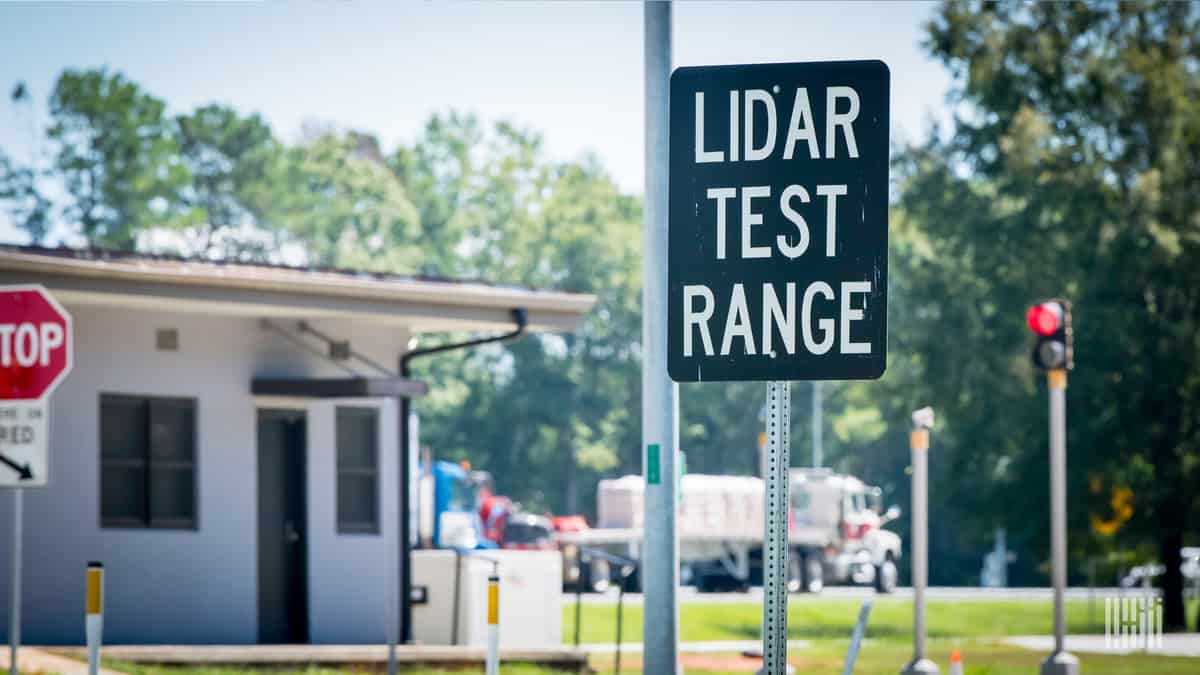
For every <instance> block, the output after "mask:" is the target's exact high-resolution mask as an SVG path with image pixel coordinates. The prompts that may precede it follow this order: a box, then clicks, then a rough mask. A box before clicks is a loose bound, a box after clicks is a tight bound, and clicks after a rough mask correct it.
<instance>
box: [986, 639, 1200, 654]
mask: <svg viewBox="0 0 1200 675" xmlns="http://www.w3.org/2000/svg"><path fill="white" fill-rule="evenodd" d="M1066 637H1067V645H1066V646H1067V651H1069V652H1075V653H1076V654H1131V653H1134V652H1141V651H1142V650H1140V649H1128V648H1126V649H1121V648H1119V647H1114V646H1111V645H1110V644H1108V643H1107V642H1105V640H1104V636H1103V635H1068V636H1066ZM1004 641H1005V642H1007V643H1008V644H1011V645H1016V646H1018V647H1024V648H1025V649H1033V650H1035V651H1040V652H1049V651H1051V650H1052V649H1053V648H1054V636H1052V635H1024V636H1017V637H1010V638H1005V639H1004ZM1148 652H1149V653H1150V654H1163V655H1166V656H1190V657H1200V633H1169V634H1167V635H1164V636H1162V646H1161V647H1158V646H1155V647H1154V648H1152V649H1150V650H1148Z"/></svg>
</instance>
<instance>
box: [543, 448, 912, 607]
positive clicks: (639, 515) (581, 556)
mask: <svg viewBox="0 0 1200 675" xmlns="http://www.w3.org/2000/svg"><path fill="white" fill-rule="evenodd" d="M679 485H680V489H679V510H678V511H677V515H676V529H677V531H678V532H679V557H680V563H681V578H682V579H683V581H684V582H685V583H687V582H690V583H693V584H694V585H695V586H696V587H697V589H698V590H700V591H702V592H703V591H717V590H739V589H745V588H748V587H749V586H752V585H758V584H761V583H762V545H763V523H764V516H765V514H764V512H763V499H764V484H763V480H762V479H760V478H755V477H752V476H712V475H703V474H689V475H685V476H683V477H682V478H681V479H680V483H679ZM789 492H790V495H791V499H790V504H789V509H788V542H789V555H788V566H789V574H788V579H789V588H790V590H792V591H793V592H800V591H805V592H811V593H816V592H819V591H820V590H821V588H822V587H823V586H824V585H825V583H827V582H828V583H837V584H859V585H874V586H875V588H876V589H877V590H878V591H880V592H883V593H887V592H890V591H891V590H892V589H894V588H895V586H896V579H897V576H898V570H897V567H896V564H897V561H898V560H899V559H900V554H901V547H900V537H899V536H897V535H896V534H895V533H894V532H890V531H888V530H885V529H883V526H884V525H886V524H887V523H888V522H890V521H891V520H894V519H896V518H898V517H899V515H900V510H899V509H898V508H897V507H895V506H893V507H891V508H889V509H887V511H883V510H882V502H881V496H882V492H881V490H880V489H879V488H877V487H874V486H870V485H867V484H866V483H863V482H862V481H861V480H859V479H858V478H855V477H854V476H848V475H844V474H838V473H834V472H832V471H830V470H828V469H792V471H791V477H790V488H789ZM644 496H645V483H644V479H643V477H642V476H638V475H630V476H623V477H621V478H615V479H609V480H602V481H600V485H599V489H598V494H597V506H598V509H597V526H596V527H594V528H587V529H577V530H575V531H560V532H559V533H558V542H559V547H560V549H561V550H562V553H563V558H564V560H563V562H564V565H563V568H564V584H565V585H566V586H568V587H572V586H576V585H579V586H582V587H584V588H591V589H600V588H602V587H604V586H607V585H608V583H609V581H610V580H609V579H607V578H603V577H604V576H605V575H606V573H607V569H608V568H607V567H606V566H603V565H597V564H595V563H594V561H592V560H590V559H589V557H588V556H587V555H586V553H587V551H588V550H596V549H598V550H601V551H604V552H607V553H615V554H617V555H621V556H625V557H629V558H633V559H635V560H640V559H641V547H642V542H643V526H644V522H643V519H644V514H645V507H644Z"/></svg>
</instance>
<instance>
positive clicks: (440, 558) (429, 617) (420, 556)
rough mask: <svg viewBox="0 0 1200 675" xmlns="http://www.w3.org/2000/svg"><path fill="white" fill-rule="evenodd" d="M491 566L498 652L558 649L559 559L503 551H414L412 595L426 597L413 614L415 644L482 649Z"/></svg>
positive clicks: (537, 553)
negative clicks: (496, 587) (495, 578)
mask: <svg viewBox="0 0 1200 675" xmlns="http://www.w3.org/2000/svg"><path fill="white" fill-rule="evenodd" d="M493 560H495V561H497V562H498V563H499V572H500V647H501V648H502V649H506V648H523V647H558V646H561V645H562V555H561V554H560V553H559V552H558V551H502V550H487V551H468V552H466V553H459V552H457V551H452V550H418V551H413V553H412V565H413V570H412V580H413V581H412V582H413V589H414V591H416V590H419V589H420V590H424V593H425V602H423V603H421V604H414V605H413V608H412V616H413V639H414V640H416V642H417V643H418V644H427V645H455V644H457V645H470V646H476V647H483V646H486V645H487V580H488V577H489V576H490V575H491V573H492V569H493V565H492V561H493ZM456 579H457V582H458V584H457V589H456V584H455V581H456ZM456 597H457V604H458V613H457V621H456V619H455V612H454V607H455V600H456ZM456 623H457V626H456Z"/></svg>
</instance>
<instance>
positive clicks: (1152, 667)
mask: <svg viewBox="0 0 1200 675" xmlns="http://www.w3.org/2000/svg"><path fill="white" fill-rule="evenodd" d="M859 607H860V602H859V601H855V600H842V599H825V598H821V597H811V596H794V597H793V598H792V600H791V602H790V604H789V611H788V628H789V634H790V636H791V637H793V638H802V639H807V640H810V641H811V643H812V644H811V646H809V647H805V648H802V649H795V650H793V651H792V653H791V655H790V658H791V661H792V663H793V664H794V665H795V666H796V667H797V669H798V670H799V672H801V673H840V672H841V670H842V659H843V658H844V657H845V654H846V649H847V646H848V644H849V639H848V636H849V634H850V630H851V628H852V627H853V625H854V621H855V619H856V618H857V615H858V610H859ZM1103 607H1104V604H1103V601H1102V600H1100V601H1099V602H1098V603H1097V604H1096V606H1095V608H1094V610H1093V615H1092V617H1091V620H1089V617H1088V603H1087V601H1085V600H1080V601H1071V602H1068V603H1067V626H1068V631H1069V632H1072V633H1101V632H1103V630H1104V623H1103V621H1104V616H1103V611H1104V610H1103ZM761 611H762V609H761V607H760V606H759V605H756V604H753V603H742V604H720V605H715V604H713V605H702V604H695V603H684V604H683V605H681V606H680V637H681V639H682V640H683V641H688V642H691V641H703V640H756V639H758V624H759V615H760V613H761ZM1195 611H1196V605H1195V604H1194V603H1192V604H1190V605H1189V607H1188V617H1189V619H1194V617H1195ZM582 616H583V621H582V630H581V635H580V637H581V638H582V641H583V642H585V643H586V642H612V641H613V640H614V639H615V624H614V621H615V618H616V607H615V606H610V605H584V606H583V607H582ZM574 618H575V608H574V606H573V605H568V606H566V607H564V608H563V636H564V638H565V641H566V642H568V643H570V642H572V641H573V637H574ZM624 618H625V623H624V640H625V641H626V642H640V641H641V628H642V608H641V607H640V606H630V607H627V608H626V609H625V617H624ZM1051 622H1052V617H1051V603H1050V602H1044V601H1024V600H1000V601H989V602H983V601H979V602H948V601H941V600H938V601H930V602H929V610H928V626H929V637H930V641H929V656H930V658H932V659H933V660H934V661H936V662H937V664H938V665H939V666H941V668H942V672H943V673H946V672H948V671H949V665H950V651H951V650H952V649H959V650H960V651H961V652H962V655H963V663H964V665H965V671H966V673H967V675H1018V674H1020V675H1029V674H1030V673H1036V672H1037V665H1038V663H1040V662H1041V660H1042V659H1043V658H1045V654H1043V653H1041V652H1038V651H1032V650H1026V649H1021V648H1019V647H1013V646H1009V645H1005V644H1001V643H999V642H996V641H994V640H993V639H992V638H997V637H1003V636H1011V635H1037V634H1043V635H1044V634H1049V633H1050V632H1051ZM911 623H912V603H911V602H910V601H907V600H898V599H893V598H876V599H875V602H874V608H873V609H872V611H871V618H870V622H869V624H868V629H867V641H866V642H865V643H864V645H863V648H862V651H861V652H860V654H859V658H858V662H857V664H856V668H855V671H854V672H855V673H856V675H876V674H879V675H883V674H886V675H895V674H896V673H897V672H899V670H900V668H901V666H903V665H904V664H905V663H906V662H907V661H908V659H909V658H910V657H911V654H912V648H911V646H910V640H911V633H910V626H911ZM1079 656H1080V660H1081V662H1082V670H1083V672H1086V673H1088V675H1134V674H1135V673H1136V674H1141V673H1155V674H1157V675H1185V674H1187V675H1193V674H1195V673H1200V659H1188V658H1179V657H1168V656H1156V655H1145V654H1133V655H1125V656H1122V655H1100V654H1080V655H1079ZM681 659H682V662H683V664H684V667H685V669H686V671H687V672H689V673H703V674H705V675H717V674H726V673H728V674H732V673H746V672H753V668H754V666H755V663H754V662H753V661H751V660H749V659H745V658H743V657H741V656H740V655H737V654H716V655H709V654H706V655H696V654H684V655H683V656H682V657H681ZM106 665H108V666H110V667H112V668H113V669H114V670H119V671H121V672H124V673H128V674H129V675H274V674H277V673H281V672H284V671H280V670H270V669H261V670H249V669H242V668H179V667H164V666H139V665H135V664H129V663H119V662H112V663H108V664H106ZM591 665H592V667H593V669H595V670H596V671H597V672H599V673H612V672H613V659H612V657H611V656H600V657H593V658H592V659H591ZM640 665H641V663H640V656H639V655H637V654H628V653H627V654H626V655H625V656H624V658H623V660H622V669H621V670H622V673H628V674H636V673H641V672H642V671H641V668H640ZM298 672H301V673H303V674H304V675H336V674H337V673H346V672H365V671H363V670H362V669H346V670H336V669H328V668H325V669H316V668H313V669H308V670H302V671H298ZM403 672H404V673H408V674H411V675H438V674H442V673H458V674H463V675H466V674H472V673H479V672H481V671H480V670H472V669H467V670H453V671H452V670H440V669H429V668H427V669H407V670H403ZM501 672H502V673H505V674H507V675H549V674H550V673H553V672H555V671H552V670H547V669H543V668H538V667H536V666H531V665H522V664H515V665H504V666H502V668H501Z"/></svg>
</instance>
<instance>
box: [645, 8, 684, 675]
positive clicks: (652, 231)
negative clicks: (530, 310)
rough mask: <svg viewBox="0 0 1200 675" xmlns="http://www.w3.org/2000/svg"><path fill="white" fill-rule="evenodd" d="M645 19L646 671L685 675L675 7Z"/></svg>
mask: <svg viewBox="0 0 1200 675" xmlns="http://www.w3.org/2000/svg"><path fill="white" fill-rule="evenodd" d="M643 11H644V17H645V78H646V80H645V86H646V89H645V105H646V110H645V113H646V118H645V127H646V156H645V160H646V196H645V207H644V212H643V213H644V216H643V232H642V278H643V286H642V449H643V452H644V453H645V454H644V455H643V462H642V466H643V470H644V471H645V478H646V500H645V508H646V514H645V523H646V544H645V549H644V551H643V556H642V591H643V594H644V598H645V622H644V624H643V625H644V628H643V638H642V639H643V642H644V643H645V654H644V658H645V671H646V672H647V673H655V675H668V674H670V673H678V672H680V671H679V658H678V653H679V629H678V626H679V605H678V598H677V593H676V592H677V589H678V587H679V537H678V533H677V532H676V530H675V508H676V499H675V487H676V483H675V473H676V468H675V463H676V458H677V456H678V452H679V441H678V437H679V406H678V403H677V396H678V386H677V385H676V384H675V383H673V382H671V380H670V378H668V377H667V322H666V318H667V265H666V261H667V188H668V180H667V171H668V167H669V157H668V140H667V139H668V110H669V107H668V104H669V102H668V96H669V93H670V77H671V5H670V3H667V2H647V3H646V4H645V6H644V8H643Z"/></svg>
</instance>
